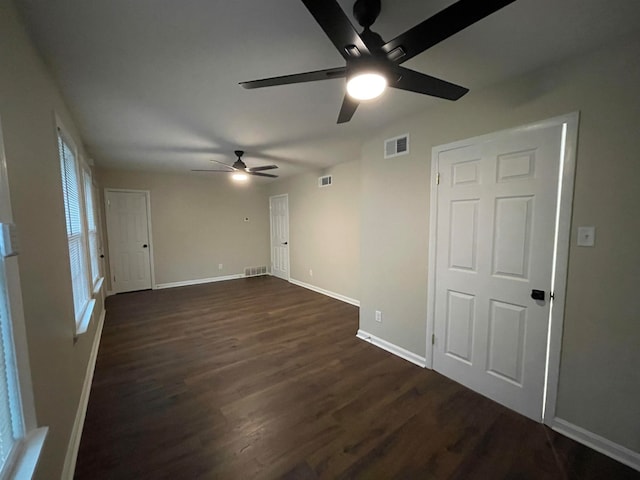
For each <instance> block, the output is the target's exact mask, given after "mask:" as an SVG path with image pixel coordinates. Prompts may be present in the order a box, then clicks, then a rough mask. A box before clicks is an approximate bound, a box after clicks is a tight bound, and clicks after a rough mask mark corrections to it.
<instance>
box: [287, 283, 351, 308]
mask: <svg viewBox="0 0 640 480" xmlns="http://www.w3.org/2000/svg"><path fill="white" fill-rule="evenodd" d="M289 282H290V283H293V284H294V285H297V286H299V287H302V288H306V289H307V290H313V291H314V292H316V293H321V294H322V295H326V296H327V297H331V298H335V299H336V300H340V301H342V302H345V303H349V304H351V305H355V306H356V307H359V306H360V300H356V299H355V298H351V297H347V296H345V295H341V294H339V293H335V292H332V291H330V290H325V289H324V288H320V287H316V286H315V285H311V284H309V283H304V282H301V281H300V280H295V279H293V278H290V279H289Z"/></svg>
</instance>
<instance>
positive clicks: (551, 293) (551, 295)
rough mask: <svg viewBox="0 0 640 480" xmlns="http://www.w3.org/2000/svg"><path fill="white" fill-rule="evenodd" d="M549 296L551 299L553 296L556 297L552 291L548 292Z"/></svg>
mask: <svg viewBox="0 0 640 480" xmlns="http://www.w3.org/2000/svg"><path fill="white" fill-rule="evenodd" d="M549 298H550V299H551V300H553V299H554V298H556V296H555V294H554V293H553V292H549Z"/></svg>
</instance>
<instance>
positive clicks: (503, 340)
mask: <svg viewBox="0 0 640 480" xmlns="http://www.w3.org/2000/svg"><path fill="white" fill-rule="evenodd" d="M561 144H562V125H555V126H545V127H538V128H535V129H534V128H532V129H528V130H524V131H519V132H516V133H514V132H508V133H501V134H496V135H495V136H494V137H493V138H492V140H490V141H484V142H483V143H478V144H469V145H465V146H463V147H456V148H452V149H450V150H443V151H441V152H439V153H438V156H437V162H438V165H437V166H438V171H439V172H440V184H439V186H438V187H437V188H438V191H437V221H436V229H437V231H436V266H435V269H436V275H435V278H436V280H435V325H434V327H435V330H434V333H435V339H436V341H435V345H434V350H433V367H434V369H435V370H438V371H439V372H441V373H443V374H444V375H447V376H449V377H450V378H452V379H454V380H456V381H458V382H460V383H462V384H464V385H466V386H468V387H470V388H472V389H474V390H476V391H478V392H480V393H482V394H484V395H486V396H488V397H490V398H493V399H494V400H496V401H498V402H500V403H502V404H504V405H506V406H508V407H510V408H512V409H514V410H516V411H519V412H520V413H523V414H524V415H527V416H529V417H530V418H533V419H535V420H538V421H539V420H541V418H542V401H543V399H542V395H543V388H544V373H545V361H546V346H547V331H548V321H549V303H548V301H546V302H540V301H535V300H533V299H531V297H530V292H531V290H532V289H539V290H544V291H546V292H548V291H549V290H550V287H551V275H552V262H553V248H554V233H555V230H554V229H555V213H556V201H557V198H556V197H557V186H558V175H559V165H560V149H561Z"/></svg>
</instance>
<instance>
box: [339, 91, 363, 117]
mask: <svg viewBox="0 0 640 480" xmlns="http://www.w3.org/2000/svg"><path fill="white" fill-rule="evenodd" d="M359 104H360V102H358V101H357V100H354V99H353V98H351V97H350V96H349V95H347V94H345V96H344V100H342V107H341V108H340V114H339V115H338V123H347V122H348V121H349V120H351V117H353V114H354V113H356V108H358V105H359Z"/></svg>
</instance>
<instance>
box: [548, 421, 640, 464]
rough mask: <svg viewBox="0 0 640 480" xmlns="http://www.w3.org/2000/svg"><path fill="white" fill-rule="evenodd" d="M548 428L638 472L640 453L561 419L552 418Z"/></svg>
mask: <svg viewBox="0 0 640 480" xmlns="http://www.w3.org/2000/svg"><path fill="white" fill-rule="evenodd" d="M549 426H550V427H551V428H552V429H553V430H555V431H556V432H558V433H561V434H562V435H565V436H567V437H569V438H572V439H574V440H575V441H576V442H580V443H582V444H583V445H586V446H587V447H590V448H593V449H594V450H596V451H598V452H600V453H603V454H604V455H607V456H608V457H611V458H613V459H614V460H617V461H619V462H620V463H624V464H625V465H628V466H629V467H631V468H633V469H634V470H638V471H640V453H638V452H634V451H633V450H630V449H628V448H627V447H623V446H622V445H619V444H617V443H615V442H612V441H611V440H607V439H606V438H604V437H601V436H600V435H598V434H596V433H593V432H590V431H589V430H586V429H584V428H582V427H578V426H577V425H574V424H573V423H571V422H567V421H566V420H563V419H561V418H558V417H556V418H554V419H553V420H552V421H551V423H550V424H549Z"/></svg>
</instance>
